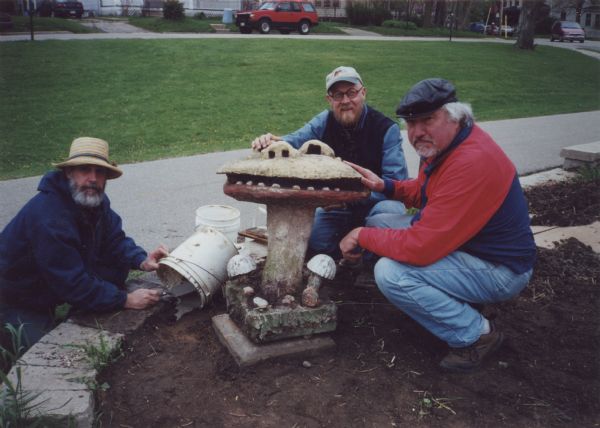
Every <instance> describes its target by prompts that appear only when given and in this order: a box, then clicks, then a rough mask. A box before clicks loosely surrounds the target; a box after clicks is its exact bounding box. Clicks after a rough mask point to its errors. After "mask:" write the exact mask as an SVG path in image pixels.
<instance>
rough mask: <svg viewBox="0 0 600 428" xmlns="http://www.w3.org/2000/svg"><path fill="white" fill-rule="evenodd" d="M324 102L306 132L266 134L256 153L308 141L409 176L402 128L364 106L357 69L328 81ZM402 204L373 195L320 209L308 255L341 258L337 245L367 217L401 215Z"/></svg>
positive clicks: (389, 174) (386, 173) (392, 174)
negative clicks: (276, 143) (324, 107)
mask: <svg viewBox="0 0 600 428" xmlns="http://www.w3.org/2000/svg"><path fill="white" fill-rule="evenodd" d="M325 91H326V96H325V99H326V100H327V102H328V103H329V106H330V107H331V109H330V110H325V111H323V112H321V113H319V114H318V115H316V116H315V117H313V118H312V119H311V120H310V122H308V123H307V124H305V125H304V126H303V127H302V128H300V129H298V130H296V131H294V132H292V133H290V134H287V135H284V136H282V137H278V136H275V135H273V134H270V133H267V134H264V135H261V136H260V137H257V138H256V139H255V140H254V141H252V148H253V149H254V150H262V149H264V148H266V147H268V146H269V145H270V144H271V143H272V142H274V141H279V140H283V141H287V142H288V143H290V144H291V145H292V146H294V147H295V148H300V146H302V144H304V143H305V142H306V141H308V140H313V139H316V140H321V141H323V142H324V143H326V144H327V145H329V146H330V147H331V148H332V149H333V150H334V152H335V155H336V156H337V157H340V158H342V159H344V160H347V161H350V162H353V163H356V164H358V165H361V166H363V167H365V168H368V169H370V170H372V171H374V172H376V173H377V174H378V175H380V176H382V177H384V178H389V179H395V180H403V179H405V178H407V177H408V173H407V171H408V169H407V167H406V161H405V159H404V152H403V151H402V136H401V135H400V127H399V126H398V124H397V123H395V122H394V121H393V120H392V119H389V118H388V117H386V116H384V115H383V114H382V113H380V112H378V111H377V110H375V109H374V108H372V107H370V106H368V105H367V104H366V103H365V98H366V94H367V89H366V88H365V86H364V84H363V80H362V78H361V77H360V75H359V74H358V72H357V71H356V70H355V69H354V68H353V67H347V66H340V67H337V68H336V69H334V70H333V71H332V72H331V73H329V74H328V75H327V77H326V78H325ZM404 211H405V210H404V205H403V204H401V203H399V202H397V201H390V200H386V197H385V196H384V195H383V194H382V193H380V192H377V193H375V192H374V193H372V194H371V197H370V198H369V199H368V200H365V201H360V202H356V203H353V204H350V205H343V206H330V207H322V208H317V210H316V213H315V221H314V224H313V228H312V232H311V236H310V239H309V243H308V251H309V254H311V255H312V254H317V253H323V254H328V255H330V256H331V257H333V258H334V259H339V258H341V253H340V251H339V242H340V240H341V239H342V237H343V236H344V235H345V234H346V233H348V232H349V231H350V230H352V228H354V227H356V226H362V225H364V224H365V218H366V217H369V216H372V215H375V214H377V213H381V212H396V213H403V212H404Z"/></svg>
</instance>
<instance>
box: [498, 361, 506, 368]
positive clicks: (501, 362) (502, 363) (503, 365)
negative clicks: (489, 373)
mask: <svg viewBox="0 0 600 428" xmlns="http://www.w3.org/2000/svg"><path fill="white" fill-rule="evenodd" d="M498 367H500V368H501V369H507V368H508V363H507V362H506V361H498Z"/></svg>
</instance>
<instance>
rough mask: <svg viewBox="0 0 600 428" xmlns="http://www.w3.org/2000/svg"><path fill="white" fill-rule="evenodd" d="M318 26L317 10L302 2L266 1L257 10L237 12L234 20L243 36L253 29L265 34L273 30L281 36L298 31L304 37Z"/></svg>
mask: <svg viewBox="0 0 600 428" xmlns="http://www.w3.org/2000/svg"><path fill="white" fill-rule="evenodd" d="M318 24H319V18H318V16H317V10H316V9H315V7H314V6H313V4H312V3H309V2H307V1H302V0H289V1H283V0H277V1H267V2H265V3H263V4H262V5H261V6H260V8H259V9H258V10H253V11H250V12H238V13H237V15H236V18H235V25H237V26H238V27H239V28H240V33H244V34H248V33H251V32H252V30H253V29H256V30H258V31H260V32H261V33H263V34H267V33H269V32H270V31H271V29H273V28H275V29H277V30H279V32H280V33H281V34H288V33H289V32H290V31H298V32H299V33H300V34H303V35H306V34H308V33H309V32H310V28H311V27H313V26H315V25H318Z"/></svg>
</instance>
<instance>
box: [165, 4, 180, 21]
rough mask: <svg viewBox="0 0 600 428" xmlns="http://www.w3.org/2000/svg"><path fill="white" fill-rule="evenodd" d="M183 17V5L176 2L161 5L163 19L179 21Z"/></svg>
mask: <svg viewBox="0 0 600 428" xmlns="http://www.w3.org/2000/svg"><path fill="white" fill-rule="evenodd" d="M184 16H185V15H184V13H183V3H179V2H178V1H177V0H167V1H165V2H164V3H163V18H165V19H171V20H173V21H180V20H182V19H183V18H184Z"/></svg>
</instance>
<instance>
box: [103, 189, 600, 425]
mask: <svg viewBox="0 0 600 428" xmlns="http://www.w3.org/2000/svg"><path fill="white" fill-rule="evenodd" d="M590 183H591V184H590ZM590 183H576V182H571V183H569V184H553V185H545V186H539V187H536V188H534V189H531V190H529V191H527V197H528V200H529V203H530V206H531V212H532V213H535V214H536V217H535V220H534V223H538V221H539V222H541V223H540V224H549V225H573V224H581V223H575V221H583V219H585V221H587V222H588V223H591V222H592V221H596V220H598V218H599V216H600V209H599V206H598V203H599V202H598V189H599V188H600V182H598V180H596V181H592V182H590ZM575 219H577V220H575ZM584 224H585V223H584ZM599 281H600V260H599V258H598V255H596V254H595V253H593V251H592V250H591V249H590V248H589V247H587V246H585V245H583V244H582V243H580V242H579V241H576V240H574V239H571V240H567V241H563V242H562V243H560V245H558V246H557V247H556V248H555V249H552V250H547V249H542V248H540V249H539V253H538V261H537V264H536V268H535V273H534V276H533V278H532V281H531V283H530V285H529V287H528V288H527V289H526V290H525V291H524V292H523V293H522V294H521V295H520V296H519V297H518V298H516V299H514V300H512V301H509V302H506V303H502V304H499V305H493V306H488V307H487V308H486V312H487V313H488V314H490V316H495V318H496V321H497V324H498V326H499V328H501V329H502V330H503V331H504V332H505V333H506V335H507V336H508V339H507V341H506V342H505V345H504V346H503V347H502V348H501V349H500V350H499V352H498V353H497V354H495V355H494V356H493V357H492V358H491V359H490V360H489V361H488V362H486V363H485V364H484V366H483V367H482V368H481V369H480V370H479V371H477V372H475V373H473V374H468V375H461V374H448V373H445V372H442V371H441V370H440V369H439V368H438V362H439V360H440V359H441V358H442V357H443V356H444V355H445V353H446V346H445V344H444V343H442V342H440V341H439V340H437V339H436V338H435V337H433V336H431V335H430V334H429V333H427V332H426V331H425V330H423V329H422V328H421V327H420V326H419V325H417V324H416V323H415V322H413V321H412V320H411V319H409V318H408V317H407V316H405V315H404V314H402V313H401V312H400V311H399V310H397V309H395V308H394V307H393V306H392V305H390V304H389V303H388V302H387V301H386V300H385V298H384V297H383V296H382V295H381V294H380V292H379V291H378V290H377V289H361V288H356V287H353V286H350V285H349V284H348V283H347V282H344V281H341V280H338V281H336V282H334V283H333V284H332V286H331V294H332V297H333V299H334V300H336V301H337V302H340V303H339V306H338V309H339V326H338V329H337V330H336V331H335V333H333V334H332V337H333V339H334V340H335V342H336V345H337V346H336V348H335V350H334V351H332V352H330V353H328V354H324V355H320V356H318V357H313V358H310V359H309V360H308V363H309V364H307V363H306V362H304V361H303V360H299V359H288V360H284V361H277V362H269V363H264V364H261V365H258V366H254V367H252V368H250V369H239V368H238V367H237V365H236V364H235V362H234V361H233V359H232V357H231V356H230V355H229V353H228V351H227V350H226V349H225V348H224V347H223V346H221V344H220V343H219V341H218V340H217V338H216V336H215V334H214V332H213V330H212V326H211V317H212V316H214V315H216V314H221V313H224V312H225V305H224V302H223V301H217V302H215V303H214V304H213V305H212V306H211V307H208V308H205V309H203V310H197V311H194V312H192V313H189V314H187V315H185V316H184V317H183V318H182V319H181V320H179V321H178V322H174V321H168V320H164V319H155V320H153V322H150V323H148V324H147V325H146V326H145V327H144V328H143V329H141V330H140V331H138V332H137V333H135V334H134V335H132V336H131V337H128V340H127V343H126V345H125V347H124V356H123V357H122V358H121V359H120V360H119V361H118V362H116V363H115V364H113V365H112V366H111V367H109V368H108V369H106V370H105V371H104V372H103V373H102V375H101V379H100V381H99V384H103V383H104V382H107V384H108V385H110V388H109V389H108V390H106V391H99V392H98V410H99V411H100V412H101V417H100V421H101V422H102V426H104V427H109V426H112V427H161V428H162V427H380V426H381V427H383V426H427V427H438V426H439V427H447V426H454V427H474V426H477V427H497V426H507V427H565V426H568V427H582V426H596V425H597V424H598V420H599V419H598V417H599V415H600V398H599V397H600V376H599V374H600V373H599V369H600V364H599V363H598V356H599V355H600V338H599V335H600V317H599V316H598V310H599V308H600V292H599V288H600V284H599ZM303 363H304V364H303Z"/></svg>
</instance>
